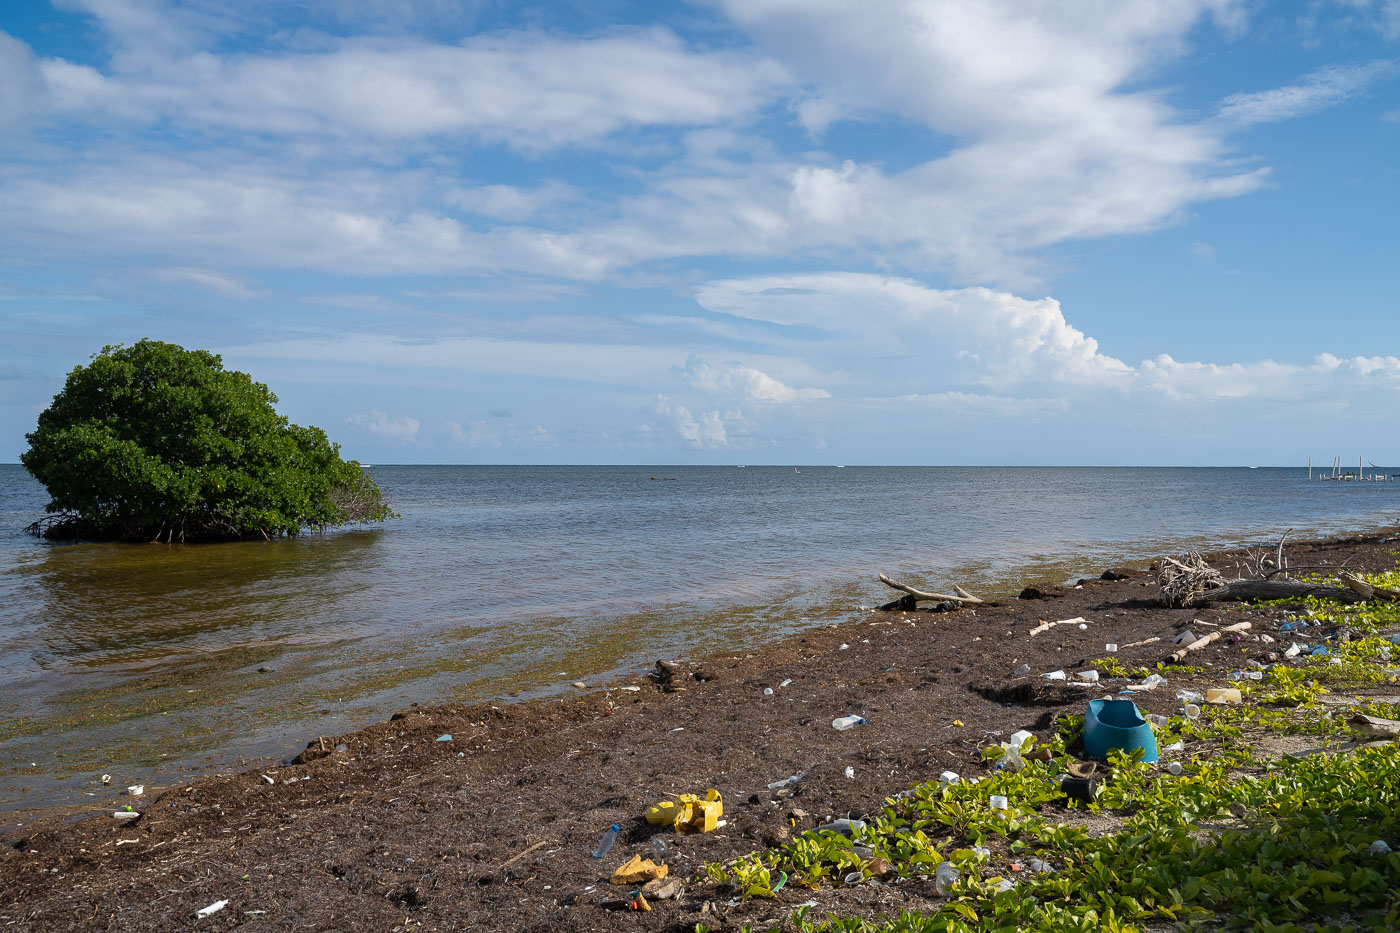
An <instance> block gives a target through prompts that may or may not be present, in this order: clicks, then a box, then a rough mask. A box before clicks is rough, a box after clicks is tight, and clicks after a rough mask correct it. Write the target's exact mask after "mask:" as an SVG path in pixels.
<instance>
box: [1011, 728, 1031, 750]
mask: <svg viewBox="0 0 1400 933" xmlns="http://www.w3.org/2000/svg"><path fill="white" fill-rule="evenodd" d="M1033 738H1035V733H1034V732H1030V731H1028V730H1026V729H1021V730H1019V731H1016V732H1013V733H1011V738H1009V739H1007V744H1008V745H1012V746H1014V747H1016V748H1024V747H1025V745H1026V740H1027V739H1033Z"/></svg>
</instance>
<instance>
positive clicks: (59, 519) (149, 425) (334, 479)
mask: <svg viewBox="0 0 1400 933" xmlns="http://www.w3.org/2000/svg"><path fill="white" fill-rule="evenodd" d="M276 402H277V396H275V395H273V394H272V392H271V391H270V390H269V389H268V387H267V386H266V385H263V384H262V383H259V382H254V381H253V380H252V378H251V377H250V376H248V375H247V374H246V373H241V372H237V371H234V370H226V369H224V367H223V361H222V359H221V358H220V357H219V356H218V355H217V354H214V353H209V352H208V351H205V350H186V349H184V348H183V347H179V346H176V345H175V344H171V343H162V342H160V341H156V340H142V341H139V342H138V343H136V344H134V345H132V346H130V347H124V346H121V345H117V346H108V347H105V348H103V350H102V351H101V352H100V353H96V354H93V356H92V361H91V362H90V363H88V364H87V365H80V366H77V367H75V368H74V369H73V371H72V372H70V373H69V374H68V378H67V381H66V382H65V383H64V386H63V388H62V390H60V391H59V393H58V394H57V395H56V396H54V399H53V403H52V404H51V405H49V407H48V408H47V409H45V410H44V412H43V413H42V414H40V416H39V423H38V427H37V428H36V429H35V430H34V432H33V433H31V434H29V435H27V439H28V441H29V449H28V450H27V451H25V453H24V454H23V455H21V457H20V459H21V461H22V462H23V463H24V466H25V467H26V468H27V469H28V470H29V472H30V473H31V474H33V475H34V477H35V478H36V479H38V480H39V482H41V483H43V484H44V487H45V488H46V489H47V490H48V492H49V495H50V497H51V501H50V502H49V503H48V505H47V506H45V510H46V511H47V512H49V513H51V515H52V516H53V517H51V518H48V519H45V520H41V521H39V522H35V523H34V525H31V526H30V530H31V531H33V532H35V533H36V534H44V535H47V536H49V537H83V538H93V539H116V540H128V541H150V540H159V539H160V538H162V537H164V538H165V539H166V540H171V541H174V540H180V541H184V540H221V539H232V538H244V537H264V538H271V537H274V536H279V535H296V534H300V533H302V532H304V531H307V530H321V529H324V528H327V527H331V526H336V525H343V524H346V523H349V522H371V521H384V520H385V519H387V518H390V517H393V514H394V513H393V512H392V510H391V509H390V508H389V506H388V505H387V504H386V503H385V501H384V498H383V495H382V494H381V492H380V490H379V487H378V486H377V485H376V484H375V482H374V481H373V480H372V479H370V478H369V476H367V475H366V474H365V472H364V470H363V469H362V468H361V467H360V465H359V464H358V463H356V462H354V461H346V460H344V459H342V458H341V456H340V447H339V445H337V444H334V443H332V442H331V441H330V440H329V439H328V438H327V437H326V435H325V433H324V432H323V431H321V429H320V428H315V427H301V426H300V425H295V424H292V423H290V422H289V421H288V420H287V419H286V418H285V417H284V416H282V415H279V414H278V413H277V411H276V409H275V408H274V407H273V406H274V405H275V404H276Z"/></svg>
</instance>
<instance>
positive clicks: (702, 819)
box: [646, 787, 724, 835]
mask: <svg viewBox="0 0 1400 933" xmlns="http://www.w3.org/2000/svg"><path fill="white" fill-rule="evenodd" d="M723 815H724V798H723V797H721V796H720V793H719V791H717V790H715V789H714V788H713V787H711V788H710V789H709V790H707V791H705V796H704V797H700V796H699V795H698V794H681V795H680V796H679V797H677V798H676V799H675V800H663V801H661V802H660V803H654V804H652V805H651V806H649V807H647V809H646V818H647V822H648V823H650V824H652V825H653V826H674V827H676V832H678V833H680V834H681V835H690V834H691V833H708V832H709V831H710V830H712V829H714V828H715V826H716V824H718V823H719V819H720V817H721V816H723Z"/></svg>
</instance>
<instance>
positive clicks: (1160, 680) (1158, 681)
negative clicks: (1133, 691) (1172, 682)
mask: <svg viewBox="0 0 1400 933" xmlns="http://www.w3.org/2000/svg"><path fill="white" fill-rule="evenodd" d="M1166 682H1167V678H1165V677H1163V676H1162V675H1161V674H1148V675H1147V677H1145V678H1143V681H1142V683H1140V684H1138V686H1139V687H1141V688H1142V689H1143V690H1151V689H1153V688H1154V687H1159V686H1161V685H1162V684H1164V683H1166Z"/></svg>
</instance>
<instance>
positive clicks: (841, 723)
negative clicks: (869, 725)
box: [831, 716, 865, 732]
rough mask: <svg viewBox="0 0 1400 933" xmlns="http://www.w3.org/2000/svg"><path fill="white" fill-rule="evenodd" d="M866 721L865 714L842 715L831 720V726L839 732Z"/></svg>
mask: <svg viewBox="0 0 1400 933" xmlns="http://www.w3.org/2000/svg"><path fill="white" fill-rule="evenodd" d="M864 722H865V717H864V716H841V717H839V718H837V719H833V720H832V721H831V728H833V729H835V730H836V731H837V732H845V731H846V730H847V729H854V728H855V727H856V726H859V725H861V724H862V723H864Z"/></svg>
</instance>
